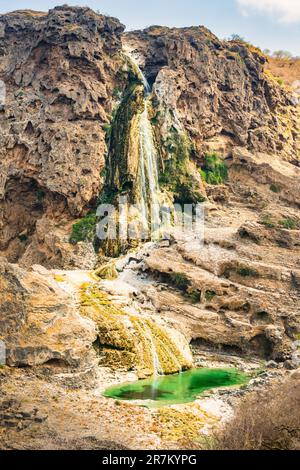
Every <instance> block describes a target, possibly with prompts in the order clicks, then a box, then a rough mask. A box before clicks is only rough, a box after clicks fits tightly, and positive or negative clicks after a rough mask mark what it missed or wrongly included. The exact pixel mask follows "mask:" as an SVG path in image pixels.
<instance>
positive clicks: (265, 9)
mask: <svg viewBox="0 0 300 470" xmlns="http://www.w3.org/2000/svg"><path fill="white" fill-rule="evenodd" d="M63 3H68V4H69V5H79V6H89V7H91V8H93V9H94V10H99V11H100V12H101V13H106V14H109V15H111V16H115V17H117V18H119V19H120V20H121V22H122V23H124V24H125V25H126V27H127V29H128V30H130V29H141V28H145V27H147V26H150V25H153V24H156V25H164V26H177V27H181V26H192V25H204V26H206V27H207V28H209V29H210V30H211V31H212V32H213V33H215V34H216V35H217V36H218V37H219V38H221V39H223V38H228V37H229V36H230V35H232V34H239V35H240V36H242V37H244V38H245V39H246V40H247V41H249V42H251V43H253V44H254V45H256V46H259V47H261V48H262V49H270V50H272V51H274V50H279V49H284V50H288V51H290V52H292V53H293V54H294V55H298V56H300V0H150V1H149V0H83V1H80V0H76V1H72V0H69V1H68V0H62V1H60V0H54V1H51V0H50V1H48V0H20V1H18V0H10V1H9V2H8V1H7V0H0V13H6V12H8V11H13V10H18V9H26V8H28V9H32V10H39V11H47V10H48V9H49V8H53V7H54V6H56V5H59V4H63Z"/></svg>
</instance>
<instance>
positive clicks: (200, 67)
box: [0, 6, 299, 268]
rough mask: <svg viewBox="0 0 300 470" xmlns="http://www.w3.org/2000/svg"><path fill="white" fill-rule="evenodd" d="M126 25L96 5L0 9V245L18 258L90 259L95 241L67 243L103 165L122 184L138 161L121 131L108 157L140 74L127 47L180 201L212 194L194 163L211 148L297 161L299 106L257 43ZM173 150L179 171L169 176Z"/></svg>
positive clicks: (51, 263)
mask: <svg viewBox="0 0 300 470" xmlns="http://www.w3.org/2000/svg"><path fill="white" fill-rule="evenodd" d="M123 31H124V26H123V25H122V24H121V23H120V22H119V21H118V20H117V19H114V18H110V17H105V16H103V15H99V14H96V13H94V12H93V11H92V10H90V9H88V8H77V7H68V6H62V7H57V8H54V9H53V10H50V11H49V13H41V12H32V11H29V10H26V11H18V12H14V13H10V14H6V15H2V16H0V49H1V58H2V59H1V64H0V80H2V81H3V82H4V83H5V87H6V99H5V102H4V104H1V110H0V124H1V126H0V143H1V150H0V152H1V154H0V155H1V164H0V226H1V236H0V251H1V254H2V255H4V256H6V257H7V258H8V259H9V260H10V261H11V262H16V261H18V262H21V263H23V265H24V266H25V267H28V266H30V265H32V264H34V263H42V264H45V265H47V266H48V267H68V268H72V267H73V266H79V267H83V268H90V267H91V265H92V263H93V262H94V260H92V258H91V260H90V261H89V262H88V263H87V264H85V262H84V261H83V257H82V253H87V252H90V247H89V246H88V247H79V248H78V247H75V246H71V245H70V246H68V238H69V235H70V233H71V227H72V224H73V223H74V221H75V219H76V218H77V217H81V216H82V215H85V214H86V213H87V211H88V210H89V209H91V208H95V205H96V201H97V198H98V196H99V195H100V194H101V191H102V189H103V186H104V184H105V182H107V178H108V176H107V175H110V176H111V179H112V178H113V179H114V181H115V180H118V178H119V180H120V181H121V182H122V183H123V182H124V183H125V186H126V184H127V183H128V181H127V180H128V178H127V173H128V174H129V176H130V178H129V180H130V182H131V181H132V178H134V175H133V174H132V173H134V172H136V171H137V162H136V159H137V155H136V153H137V152H136V150H134V151H132V152H131V154H130V155H126V153H125V154H123V153H122V151H121V149H122V146H121V145H120V144H121V142H115V141H113V142H112V141H111V142H110V143H111V145H110V152H111V155H112V156H113V155H115V158H116V160H117V167H116V168H117V169H116V168H115V166H116V165H115V166H113V161H112V159H109V158H107V165H105V157H106V153H107V151H108V149H107V147H108V146H107V145H106V141H105V138H106V137H108V136H110V137H111V139H113V140H114V139H115V138H116V137H118V138H119V140H120V132H121V133H122V134H124V132H126V129H127V130H128V123H126V122H122V125H121V126H120V122H119V121H118V120H116V122H115V115H116V109H117V106H118V105H119V104H120V101H121V100H122V99H124V91H125V90H128V88H130V85H131V84H132V82H134V81H136V79H137V77H136V76H135V75H134V71H133V70H131V69H130V67H128V63H126V60H124V56H122V55H121V50H122V48H123V50H124V51H131V54H133V55H134V56H135V57H136V58H137V60H138V62H139V64H140V65H141V67H142V69H143V71H144V73H145V75H146V77H147V78H148V79H149V82H150V84H151V85H152V86H153V96H152V99H151V102H152V109H151V112H150V110H149V114H150V119H151V123H152V126H153V128H154V130H155V135H156V140H157V145H158V147H159V153H160V156H161V157H162V158H161V159H160V162H159V170H160V180H161V184H162V186H165V188H167V189H168V190H169V189H170V188H171V192H173V193H174V195H175V200H178V201H181V199H182V197H183V196H184V197H185V198H188V199H189V200H193V201H194V200H195V199H197V200H198V199H201V198H203V197H204V196H205V189H204V188H203V184H202V182H201V178H200V175H199V171H198V170H199V168H198V167H199V163H201V157H202V156H203V154H204V153H205V152H206V151H209V150H217V152H218V153H219V154H220V155H221V156H222V155H223V156H229V157H230V155H231V153H232V149H233V148H234V147H235V146H236V145H239V146H244V147H247V148H249V149H252V150H253V151H255V152H257V151H260V152H265V153H266V154H267V155H270V154H272V153H277V154H278V153H279V152H280V153H281V157H282V158H284V159H285V160H289V161H290V162H292V163H293V164H294V165H298V166H299V139H298V137H297V136H298V131H297V129H298V123H297V119H298V117H297V111H296V107H295V106H294V104H293V100H292V98H291V96H290V95H289V94H288V93H287V92H286V90H285V89H284V88H283V87H281V86H280V85H279V84H278V83H277V82H276V80H275V79H274V78H272V77H271V76H270V73H266V72H265V71H264V66H265V61H266V59H265V57H264V56H263V55H262V54H261V53H260V52H259V50H257V49H255V48H253V47H250V46H247V45H245V44H241V43H238V42H224V41H220V40H218V39H217V38H216V37H215V36H214V35H213V34H212V33H210V32H209V31H208V30H207V29H206V28H204V27H192V28H183V29H176V28H173V29H170V28H164V27H151V28H148V29H146V30H144V31H136V32H130V33H124V32H123ZM125 117H126V116H125ZM111 124H112V128H111ZM116 127H118V129H119V131H118V129H116ZM133 137H134V136H130V139H131V140H132V138H133ZM126 139H127V140H128V139H129V136H124V135H123V136H122V139H121V140H124V142H125V141H126ZM112 144H113V146H114V148H111V146H112ZM123 147H124V148H127V147H126V145H125V146H123ZM131 148H132V149H136V145H131ZM119 154H120V155H119ZM176 158H177V160H178V161H177V162H175V163H174V165H173V167H174V168H173V170H172V171H173V173H174V175H175V176H176V177H178V181H176V184H172V183H174V182H173V181H170V180H172V179H175V176H174V175H173V174H172V172H170V168H171V169H172V160H174V159H175V160H176ZM124 159H125V160H126V159H127V160H128V161H123V160H124ZM180 159H181V160H182V161H180ZM183 160H184V161H183ZM115 163H116V162H115ZM105 166H106V167H105ZM119 168H121V169H124V171H123V173H124V174H123V173H122V174H121V175H119ZM168 173H169V174H168ZM178 175H179V176H178ZM189 187H190V189H189ZM119 189H121V190H122V189H123V188H122V187H120V188H119ZM127 189H128V188H127ZM216 197H217V198H218V197H223V196H222V195H220V196H216Z"/></svg>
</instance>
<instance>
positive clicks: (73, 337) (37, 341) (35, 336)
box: [0, 258, 96, 367]
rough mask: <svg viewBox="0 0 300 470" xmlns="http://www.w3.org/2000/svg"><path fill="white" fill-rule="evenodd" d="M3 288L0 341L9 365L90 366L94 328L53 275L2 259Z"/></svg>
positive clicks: (1, 294) (0, 273)
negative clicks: (24, 268)
mask: <svg viewBox="0 0 300 470" xmlns="http://www.w3.org/2000/svg"><path fill="white" fill-rule="evenodd" d="M0 286H1V289H0V338H1V340H2V341H4V344H5V346H6V362H7V364H8V365H10V366H15V367H22V366H23V367H24V366H37V365H40V364H46V363H49V364H55V363H57V364H60V363H61V364H63V365H64V366H66V367H68V366H70V367H79V366H83V365H84V364H89V366H90V367H91V365H92V363H93V361H94V360H95V357H94V354H93V350H92V343H93V341H94V340H95V339H96V328H95V325H94V324H93V322H92V321H90V320H89V319H87V318H83V317H81V316H80V315H79V313H78V311H77V308H76V303H75V302H74V299H73V297H72V295H71V294H70V293H68V292H66V291H64V290H63V289H61V288H60V286H59V284H58V283H57V282H56V281H55V280H54V278H53V277H52V275H51V273H49V272H47V270H45V269H44V268H42V267H40V268H39V269H38V267H37V268H36V271H33V272H27V271H24V270H23V269H21V268H19V267H18V266H17V265H12V264H9V263H7V262H6V261H5V260H4V259H3V258H1V259H0Z"/></svg>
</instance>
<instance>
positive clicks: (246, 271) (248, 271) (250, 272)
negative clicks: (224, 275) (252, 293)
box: [237, 266, 258, 277]
mask: <svg viewBox="0 0 300 470" xmlns="http://www.w3.org/2000/svg"><path fill="white" fill-rule="evenodd" d="M237 273H238V274H239V275H240V276H242V277H257V275H258V273H257V271H255V269H252V268H250V267H249V266H240V267H239V268H238V269H237Z"/></svg>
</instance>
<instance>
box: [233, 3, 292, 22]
mask: <svg viewBox="0 0 300 470" xmlns="http://www.w3.org/2000/svg"><path fill="white" fill-rule="evenodd" d="M237 2H238V4H239V6H240V7H241V11H242V13H243V14H244V15H249V14H250V13H251V11H252V12H253V10H256V11H258V12H260V13H265V14H269V15H272V16H274V17H275V18H276V19H277V20H278V21H280V22H281V23H296V22H298V21H300V0H237Z"/></svg>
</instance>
